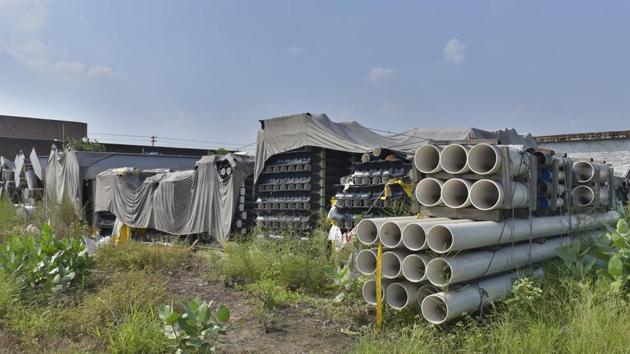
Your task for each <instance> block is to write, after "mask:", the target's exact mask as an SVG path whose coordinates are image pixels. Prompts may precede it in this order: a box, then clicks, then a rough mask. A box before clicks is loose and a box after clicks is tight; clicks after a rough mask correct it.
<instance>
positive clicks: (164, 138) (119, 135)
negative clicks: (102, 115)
mask: <svg viewBox="0 0 630 354" xmlns="http://www.w3.org/2000/svg"><path fill="white" fill-rule="evenodd" d="M90 135H96V136H108V137H125V138H144V139H147V140H148V141H149V142H152V143H154V142H157V141H159V140H164V141H179V142H186V143H202V144H212V145H237V146H239V145H240V144H241V143H230V142H226V141H214V140H196V139H184V138H173V137H164V136H154V135H153V136H150V135H132V134H114V133H90Z"/></svg>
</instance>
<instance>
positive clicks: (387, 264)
mask: <svg viewBox="0 0 630 354" xmlns="http://www.w3.org/2000/svg"><path fill="white" fill-rule="evenodd" d="M407 255H409V252H407V251H406V250H404V251H403V250H394V251H387V252H383V255H382V257H381V274H382V275H383V278H385V279H396V278H400V277H402V262H403V260H404V259H405V257H407Z"/></svg>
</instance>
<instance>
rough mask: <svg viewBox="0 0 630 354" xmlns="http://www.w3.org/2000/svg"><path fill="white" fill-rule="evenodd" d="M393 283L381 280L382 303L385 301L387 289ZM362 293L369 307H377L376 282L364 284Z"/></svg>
mask: <svg viewBox="0 0 630 354" xmlns="http://www.w3.org/2000/svg"><path fill="white" fill-rule="evenodd" d="M391 283H392V282H391V280H385V279H382V280H381V301H382V300H385V289H386V288H387V286H388V285H389V284H391ZM361 293H362V294H363V300H365V302H367V303H368V304H369V305H372V306H376V281H375V280H374V279H370V280H368V281H366V282H365V283H364V284H363V288H362V289H361Z"/></svg>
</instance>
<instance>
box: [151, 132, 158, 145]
mask: <svg viewBox="0 0 630 354" xmlns="http://www.w3.org/2000/svg"><path fill="white" fill-rule="evenodd" d="M155 139H157V136H155V135H151V146H155Z"/></svg>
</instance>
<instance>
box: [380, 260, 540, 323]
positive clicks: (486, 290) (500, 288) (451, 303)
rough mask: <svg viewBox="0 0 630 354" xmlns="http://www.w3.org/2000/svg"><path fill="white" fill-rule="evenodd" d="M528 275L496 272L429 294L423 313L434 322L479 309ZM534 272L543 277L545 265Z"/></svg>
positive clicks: (423, 306)
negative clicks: (466, 283) (475, 280)
mask: <svg viewBox="0 0 630 354" xmlns="http://www.w3.org/2000/svg"><path fill="white" fill-rule="evenodd" d="M524 275H526V274H524V273H518V272H514V273H509V274H504V275H499V276H494V277H490V278H487V279H484V280H481V281H479V282H477V283H474V284H470V285H468V286H464V287H462V288H460V289H458V290H452V291H445V292H439V293H436V294H432V295H428V296H426V297H425V298H424V300H423V301H422V305H421V311H422V317H424V318H425V319H426V320H427V321H429V322H431V323H433V324H442V323H445V322H447V321H449V320H452V319H454V318H457V317H460V316H461V315H463V314H465V313H472V312H476V311H478V310H479V309H480V308H481V307H483V306H487V305H488V304H490V303H493V302H496V301H499V300H502V299H504V298H506V297H507V296H509V295H510V294H511V293H512V282H513V281H514V280H516V279H518V278H520V277H522V276H524ZM533 275H534V276H535V277H541V276H542V275H543V271H542V269H537V270H535V271H534V273H533ZM375 293H376V292H375Z"/></svg>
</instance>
